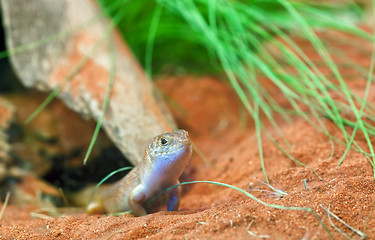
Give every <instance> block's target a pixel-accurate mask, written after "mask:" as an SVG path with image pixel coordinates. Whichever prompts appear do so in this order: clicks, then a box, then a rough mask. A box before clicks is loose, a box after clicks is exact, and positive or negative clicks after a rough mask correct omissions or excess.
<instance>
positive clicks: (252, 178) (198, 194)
mask: <svg viewBox="0 0 375 240" xmlns="http://www.w3.org/2000/svg"><path fill="white" fill-rule="evenodd" d="M356 84H357V85H358V83H356ZM158 85H159V87H160V88H161V89H162V91H163V92H164V93H165V94H167V95H168V96H170V98H171V99H172V100H171V101H170V106H173V107H172V108H173V113H174V115H175V117H176V119H177V120H178V124H179V126H180V127H181V128H185V129H187V130H188V131H189V132H190V135H191V138H192V140H193V141H194V143H195V144H196V145H197V146H198V147H199V149H200V150H201V151H202V153H203V154H204V155H205V156H206V158H207V162H204V161H203V160H201V159H200V158H199V156H198V154H196V153H195V154H194V155H193V159H192V163H191V165H192V166H191V167H190V168H189V169H190V170H193V171H189V173H188V174H187V176H188V177H189V179H190V178H193V179H194V180H212V181H219V182H223V183H228V184H232V185H235V186H237V187H240V188H242V189H245V190H249V185H251V188H252V189H260V188H261V189H263V190H269V189H267V186H265V185H264V184H262V183H260V182H259V181H257V180H256V179H259V180H262V181H264V177H263V173H262V170H261V165H260V160H259V153H258V147H257V141H256V137H255V135H254V131H253V129H254V127H253V126H252V123H251V121H249V119H248V118H246V117H245V118H244V119H241V118H240V117H239V116H241V114H242V113H243V111H244V110H243V109H241V107H240V104H239V102H238V100H237V97H236V95H235V94H234V93H233V92H232V91H231V90H230V88H229V87H228V86H226V85H225V84H224V83H222V82H220V81H218V80H215V79H212V78H201V79H193V78H175V79H167V80H163V81H159V82H158ZM363 86H364V84H361V87H363ZM371 94H372V96H371V98H370V99H372V100H374V94H375V92H374V91H372V92H371ZM241 111H242V113H241ZM242 115H244V114H242ZM242 122H247V126H246V127H241V123H242ZM325 123H326V124H327V128H328V129H329V130H330V131H331V133H332V134H333V135H335V136H337V137H340V134H339V131H338V130H337V129H336V128H335V127H334V126H333V124H332V123H330V122H329V121H328V120H326V121H325ZM281 129H282V131H283V132H284V133H285V136H286V138H287V139H288V141H289V142H290V144H291V148H290V153H291V154H292V155H293V156H294V157H295V158H297V159H298V160H299V161H301V162H303V163H304V164H306V165H307V166H308V168H305V167H302V166H300V165H298V164H296V163H294V162H293V161H291V160H290V159H289V158H287V157H286V156H285V155H283V154H282V153H281V152H280V151H279V150H277V148H276V147H275V146H274V145H273V144H272V143H271V142H269V141H268V140H267V138H266V137H263V140H264V146H263V151H264V158H265V166H266V170H267V174H268V177H269V180H270V183H271V185H272V186H273V187H276V188H279V189H282V190H283V191H285V192H286V193H287V195H286V196H284V197H280V196H275V195H274V194H272V193H269V192H264V191H263V192H261V191H256V190H252V191H249V192H250V193H251V194H253V195H254V196H256V197H258V198H259V199H260V200H262V201H264V202H266V203H269V204H277V205H283V206H291V207H292V206H293V207H306V208H310V209H312V210H313V211H314V214H315V216H318V217H319V219H322V222H323V223H324V225H325V227H327V228H328V230H329V232H330V234H332V236H333V237H334V238H335V239H343V237H342V236H341V235H340V234H339V233H338V232H337V231H336V230H335V229H334V228H333V227H332V225H331V224H330V222H329V219H328V217H327V214H326V212H325V210H323V208H322V207H321V206H323V207H325V208H329V209H330V211H332V212H333V213H334V214H335V215H337V216H338V217H339V218H341V219H342V220H343V221H345V222H346V223H347V224H349V225H350V226H352V227H354V228H356V229H358V230H360V231H362V232H364V233H366V234H367V237H368V239H375V215H374V210H375V185H374V176H373V172H372V171H373V169H372V168H371V166H370V164H369V162H368V161H367V159H366V158H365V157H363V155H361V154H360V153H357V152H355V151H350V152H349V153H348V156H347V157H346V159H345V160H344V162H343V164H342V165H341V166H339V167H338V166H337V164H338V162H339V159H340V157H341V156H342V154H343V152H344V150H345V148H344V146H342V145H340V144H337V143H335V144H334V148H333V149H332V145H331V142H330V141H329V139H328V137H326V136H325V135H324V134H322V133H320V132H318V131H317V130H315V129H314V128H313V127H311V126H310V125H308V124H307V123H306V122H304V121H303V120H301V119H300V118H297V117H296V118H294V119H293V123H292V124H286V123H281ZM271 133H272V134H273V136H275V137H277V135H276V134H274V133H273V131H271ZM277 141H278V142H279V143H280V144H282V139H281V138H280V137H277ZM358 142H359V143H360V144H361V145H363V146H365V142H364V141H363V139H362V138H361V137H358ZM282 145H283V146H284V145H285V144H282ZM284 147H285V146H284ZM332 151H333V152H332ZM331 154H332V156H331ZM310 169H314V170H315V171H316V172H317V173H318V174H319V175H320V176H321V177H322V180H319V178H318V177H317V176H316V175H315V174H314V173H312V171H311V170H310ZM304 180H306V185H307V190H305V188H304V184H303V181H304ZM186 189H187V191H186V192H185V194H184V196H183V197H182V200H181V206H180V210H179V211H177V212H165V211H161V212H158V213H155V214H149V215H147V216H144V217H137V218H136V217H132V216H130V215H124V216H120V217H113V216H88V215H86V214H72V215H69V216H66V217H60V218H55V219H39V218H32V217H30V212H31V211H33V210H35V209H36V208H37V207H33V206H28V207H16V206H12V205H10V206H7V208H6V210H5V215H4V218H3V220H1V222H0V224H1V226H0V236H1V239H140V238H152V239H227V240H229V239H253V238H254V237H252V236H251V235H250V234H251V233H252V234H257V235H269V236H270V239H302V238H303V239H329V235H328V233H327V231H326V230H325V228H324V227H323V226H322V225H321V224H320V223H319V220H318V219H317V218H316V217H315V216H314V214H313V213H311V212H307V211H293V210H279V209H275V208H271V207H266V206H263V205H261V204H259V203H257V202H256V201H254V200H252V199H250V198H249V197H246V196H245V195H243V194H241V193H239V192H237V191H235V190H232V189H228V188H225V187H220V186H214V185H210V184H195V185H194V186H191V187H187V188H186ZM332 222H333V223H334V224H335V225H336V226H337V227H338V228H340V229H341V230H342V231H343V232H344V233H346V234H347V235H349V236H350V237H352V238H354V239H360V236H359V235H356V234H355V233H354V232H353V231H351V230H349V229H348V228H347V227H345V226H344V225H343V224H342V223H340V222H338V221H337V220H335V219H333V220H332ZM250 223H252V224H251V225H250Z"/></svg>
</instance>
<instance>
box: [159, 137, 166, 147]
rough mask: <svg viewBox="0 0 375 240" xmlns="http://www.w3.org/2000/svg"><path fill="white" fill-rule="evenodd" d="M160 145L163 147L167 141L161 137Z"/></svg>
mask: <svg viewBox="0 0 375 240" xmlns="http://www.w3.org/2000/svg"><path fill="white" fill-rule="evenodd" d="M160 143H161V145H163V146H165V145H167V144H168V140H167V139H165V138H163V137H162V138H160Z"/></svg>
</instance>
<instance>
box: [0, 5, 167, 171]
mask: <svg viewBox="0 0 375 240" xmlns="http://www.w3.org/2000/svg"><path fill="white" fill-rule="evenodd" d="M0 2H1V7H2V11H3V18H4V28H5V31H6V36H7V44H8V50H10V52H11V56H10V59H11V62H12V65H13V67H14V69H15V71H16V73H17V74H18V76H19V77H20V78H21V81H22V83H23V84H24V85H25V86H27V87H32V88H36V89H39V90H42V91H52V90H55V89H57V88H59V87H60V86H61V84H62V83H63V82H64V81H65V79H67V78H68V79H69V81H67V82H66V84H64V85H63V86H61V90H60V91H59V94H58V97H59V98H61V99H62V100H63V102H64V103H65V104H66V105H67V106H68V107H70V108H72V109H74V110H75V111H77V112H79V113H80V114H81V115H83V116H86V117H91V118H94V119H96V120H97V119H98V118H99V117H100V116H101V115H102V113H103V111H102V105H103V100H104V97H105V93H106V91H107V88H108V86H109V78H110V75H111V74H110V73H111V71H112V70H111V69H112V66H111V54H110V49H111V47H110V46H112V47H113V48H114V62H115V64H114V65H115V66H114V69H115V70H114V85H113V89H112V92H111V95H110V102H109V105H108V107H107V109H106V111H105V116H104V120H103V128H104V129H105V131H106V132H107V134H108V135H109V137H110V138H111V139H112V140H113V141H114V142H115V144H116V145H117V146H118V148H119V149H120V150H121V151H122V152H123V154H125V156H126V157H127V158H128V159H129V160H130V161H131V162H132V163H133V164H135V165H136V164H137V163H138V162H139V161H140V160H141V159H142V157H143V154H144V149H145V147H146V145H147V142H148V141H149V139H151V138H152V137H153V136H155V135H157V134H160V133H162V132H166V131H169V130H171V128H170V126H171V125H173V121H172V120H171V118H170V117H169V114H168V112H166V111H165V108H164V107H163V103H162V102H161V100H160V99H157V98H156V97H154V95H153V92H154V89H153V86H152V84H151V83H150V81H148V80H147V78H146V76H145V74H144V72H143V70H142V69H141V68H140V66H139V65H138V63H137V62H136V61H135V59H134V57H133V55H132V54H131V52H130V51H129V49H128V48H127V46H126V44H125V43H124V41H123V40H122V39H121V37H120V35H119V34H118V33H117V32H116V31H111V30H109V29H110V26H111V25H110V22H109V21H107V20H106V19H104V18H100V17H99V15H100V14H101V12H100V10H99V8H98V6H97V4H96V2H95V1H90V0H80V1H69V0H34V1H30V2H28V3H27V4H25V3H24V1H23V0H1V1H0ZM94 19H95V21H93V20H94ZM30 26H32V27H30ZM103 36H104V37H106V36H108V38H107V40H105V42H104V44H103V45H101V46H100V47H99V48H98V50H97V51H96V52H95V53H94V54H93V55H90V53H91V52H92V49H94V48H95V46H96V45H97V44H98V43H99V42H101V41H102V39H103ZM110 39H113V40H114V41H110ZM21 47H27V48H28V49H29V50H28V51H24V50H23V51H19V50H20V48H21ZM86 57H88V60H87V62H85V64H84V65H83V66H82V68H81V69H79V71H78V72H77V73H76V74H73V70H74V69H75V68H76V67H77V65H79V63H80V61H82V59H84V58H86Z"/></svg>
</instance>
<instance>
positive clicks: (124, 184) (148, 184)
mask: <svg viewBox="0 0 375 240" xmlns="http://www.w3.org/2000/svg"><path fill="white" fill-rule="evenodd" d="M191 155H192V146H191V142H190V139H189V135H188V132H187V131H185V130H176V131H173V132H170V133H164V134H160V135H158V136H156V137H154V138H153V139H152V140H151V141H150V143H149V145H148V147H147V148H146V150H145V154H144V157H143V160H142V161H141V162H140V163H139V165H137V166H135V167H134V168H133V169H132V170H131V171H130V172H129V173H128V174H127V175H125V176H124V177H123V178H122V179H120V180H119V181H117V182H115V183H112V184H103V185H102V186H100V187H99V188H98V189H96V190H95V193H94V195H92V192H93V191H94V187H89V188H87V189H85V190H83V191H81V192H80V193H78V194H75V196H74V197H73V202H74V203H75V204H76V205H80V206H84V205H86V213H88V214H101V213H118V212H125V211H129V210H131V211H132V213H133V214H134V215H135V216H143V215H146V214H147V212H146V208H145V205H146V203H147V202H148V201H149V200H151V199H152V198H153V197H155V196H156V195H157V194H158V193H159V192H160V191H161V190H163V189H166V188H168V187H171V186H173V185H175V184H178V183H179V180H178V179H179V177H180V176H181V174H182V172H183V171H184V169H185V167H186V166H187V164H188V163H189V161H190V158H191ZM180 195H181V186H179V187H177V188H174V189H172V190H171V191H170V192H169V199H168V205H167V210H168V211H175V210H178V206H179V202H180ZM87 196H90V197H89V198H91V199H92V200H91V202H90V203H88V204H87V201H88V200H87V199H88V197H87ZM91 196H92V197H91Z"/></svg>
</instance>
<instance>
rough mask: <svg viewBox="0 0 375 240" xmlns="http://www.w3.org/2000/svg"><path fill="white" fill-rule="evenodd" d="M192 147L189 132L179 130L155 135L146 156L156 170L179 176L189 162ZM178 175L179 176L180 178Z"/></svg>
mask: <svg viewBox="0 0 375 240" xmlns="http://www.w3.org/2000/svg"><path fill="white" fill-rule="evenodd" d="M191 152H192V147H191V142H190V139H189V135H188V132H187V131H185V130H177V131H173V132H170V133H164V134H161V135H158V136H156V137H154V138H153V139H152V140H151V142H150V144H149V145H148V147H147V149H146V156H147V158H148V160H149V161H151V165H152V168H154V170H157V171H160V172H163V173H166V172H169V173H168V174H172V175H173V173H171V172H170V171H175V174H176V175H178V177H179V176H180V175H181V174H182V171H183V170H184V168H185V167H186V165H187V164H188V162H189V160H190V157H191ZM178 177H177V178H178Z"/></svg>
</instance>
